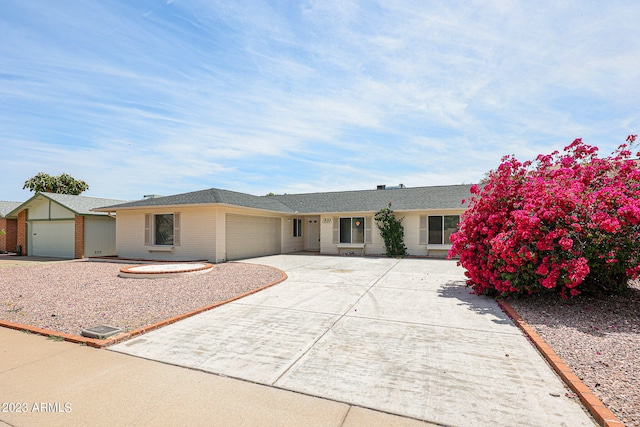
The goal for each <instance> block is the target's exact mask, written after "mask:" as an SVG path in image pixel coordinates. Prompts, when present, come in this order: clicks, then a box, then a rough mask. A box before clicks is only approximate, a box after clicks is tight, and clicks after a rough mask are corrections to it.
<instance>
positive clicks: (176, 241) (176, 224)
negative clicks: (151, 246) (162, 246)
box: [173, 212, 180, 246]
mask: <svg viewBox="0 0 640 427" xmlns="http://www.w3.org/2000/svg"><path fill="white" fill-rule="evenodd" d="M173 246H180V212H175V213H174V214H173Z"/></svg>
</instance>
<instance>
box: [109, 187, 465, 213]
mask: <svg viewBox="0 0 640 427" xmlns="http://www.w3.org/2000/svg"><path fill="white" fill-rule="evenodd" d="M470 187H471V185H446V186H435V187H413V188H395V189H386V190H360V191H340V192H329V193H307V194H285V195H280V196H253V195H251V194H245V193H238V192H235V191H228V190H221V189H218V188H211V189H208V190H201V191H194V192H190V193H183V194H176V195H173V196H166V197H156V198H149V199H143V200H138V201H134V202H129V203H123V204H119V205H104V206H102V207H101V208H100V210H101V211H106V210H111V211H115V210H118V209H132V208H139V207H152V206H173V205H197V204H215V203H219V204H227V205H233V206H242V207H247V208H255V209H264V210H268V211H274V212H282V213H294V212H298V213H307V214H308V213H330V212H376V211H378V210H380V209H382V208H385V207H387V206H388V205H389V202H391V203H392V209H393V210H398V211H406V210H427V209H460V208H464V207H465V206H464V205H463V204H462V200H463V199H467V198H469V195H470V193H469V188H470Z"/></svg>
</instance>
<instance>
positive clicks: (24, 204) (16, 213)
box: [6, 193, 81, 218]
mask: <svg viewBox="0 0 640 427" xmlns="http://www.w3.org/2000/svg"><path fill="white" fill-rule="evenodd" d="M38 196H42V197H44V198H45V199H47V200H49V201H50V202H54V203H56V204H57V205H60V206H62V207H63V208H65V209H67V210H69V211H71V212H73V213H74V214H75V215H81V214H79V213H78V212H76V211H75V209H72V208H70V207H69V206H66V205H63V204H62V203H60V202H58V201H57V200H54V199H52V198H51V197H49V196H47V195H46V194H45V193H36V194H34V195H33V196H31V197H30V198H29V199H28V200H27V201H26V202H24V203H22V204H21V205H20V206H18V207H17V208H15V209H14V210H12V211H11V212H9V213H8V214H7V215H6V218H9V217H14V218H15V217H17V215H18V214H19V213H20V212H21V211H23V210H24V208H25V207H26V206H27V205H28V204H29V203H31V202H33V201H34V200H35V199H36V198H37V197H38Z"/></svg>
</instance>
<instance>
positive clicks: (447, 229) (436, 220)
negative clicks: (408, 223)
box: [420, 215, 460, 245]
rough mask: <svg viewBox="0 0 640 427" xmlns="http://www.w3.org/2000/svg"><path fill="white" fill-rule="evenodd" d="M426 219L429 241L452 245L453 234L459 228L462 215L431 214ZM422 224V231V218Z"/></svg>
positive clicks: (436, 243)
mask: <svg viewBox="0 0 640 427" xmlns="http://www.w3.org/2000/svg"><path fill="white" fill-rule="evenodd" d="M426 219H427V221H426V222H427V224H426V225H427V229H426V230H425V231H426V232H427V234H428V237H427V243H428V244H430V245H450V244H451V235H452V234H453V233H455V232H456V231H457V230H458V224H459V223H460V215H429V216H428V217H426ZM420 225H421V226H420V228H421V231H422V229H423V225H424V222H423V221H422V220H421V224H420ZM421 240H422V239H421ZM421 243H422V242H421Z"/></svg>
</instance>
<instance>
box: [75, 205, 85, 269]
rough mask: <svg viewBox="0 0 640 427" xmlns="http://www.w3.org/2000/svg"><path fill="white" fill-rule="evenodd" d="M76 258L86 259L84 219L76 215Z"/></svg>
mask: <svg viewBox="0 0 640 427" xmlns="http://www.w3.org/2000/svg"><path fill="white" fill-rule="evenodd" d="M75 223H76V224H75V233H74V234H75V245H74V248H75V249H74V258H76V259H79V258H84V217H83V216H80V215H76V221H75Z"/></svg>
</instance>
